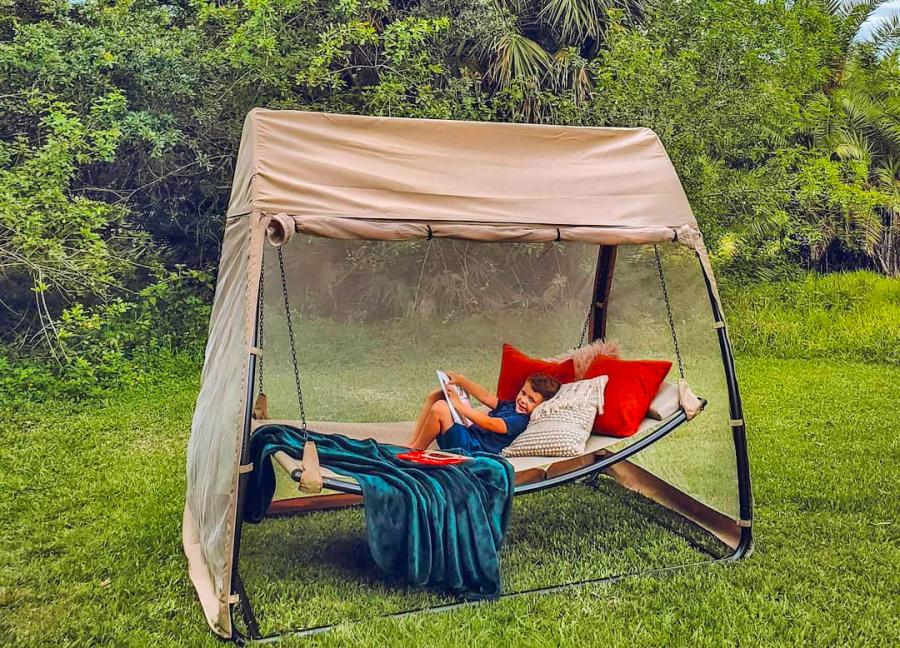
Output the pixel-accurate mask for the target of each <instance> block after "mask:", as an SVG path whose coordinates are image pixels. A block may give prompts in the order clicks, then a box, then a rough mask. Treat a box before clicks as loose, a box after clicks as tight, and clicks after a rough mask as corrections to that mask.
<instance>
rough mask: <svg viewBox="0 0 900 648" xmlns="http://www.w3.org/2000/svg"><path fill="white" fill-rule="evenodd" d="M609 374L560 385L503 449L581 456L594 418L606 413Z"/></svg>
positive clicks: (514, 454)
mask: <svg viewBox="0 0 900 648" xmlns="http://www.w3.org/2000/svg"><path fill="white" fill-rule="evenodd" d="M607 380H609V377H608V376H598V377H597V378H591V379H590V380H579V381H578V382H573V383H569V384H568V385H563V386H562V387H560V388H559V391H558V392H557V393H556V396H554V397H553V398H551V399H549V400H546V401H544V402H543V403H541V404H540V405H538V406H537V407H535V408H534V411H533V412H532V413H531V420H530V421H529V422H528V427H527V428H525V431H524V432H522V434H520V435H519V436H518V437H516V439H515V440H514V441H513V442H512V443H510V444H509V445H508V446H506V448H504V449H503V456H504V457H577V456H578V455H580V454H583V453H584V444H585V443H586V442H587V440H588V437H589V436H590V434H591V427H592V426H593V424H594V417H595V416H596V415H597V413H598V412H600V413H602V412H603V389H604V388H605V387H606V381H607Z"/></svg>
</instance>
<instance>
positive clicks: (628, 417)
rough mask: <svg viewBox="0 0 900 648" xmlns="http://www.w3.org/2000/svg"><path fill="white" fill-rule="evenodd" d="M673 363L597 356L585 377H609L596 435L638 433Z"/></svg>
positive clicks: (595, 425)
mask: <svg viewBox="0 0 900 648" xmlns="http://www.w3.org/2000/svg"><path fill="white" fill-rule="evenodd" d="M671 368H672V363H671V362H668V361H665V360H619V359H618V358H611V357H609V356H597V357H596V358H594V360H593V361H592V362H591V364H590V366H589V367H588V369H587V371H586V372H585V375H584V378H585V379H588V378H596V377H597V376H609V382H607V383H606V389H605V390H604V392H603V414H600V415H599V416H597V418H595V419H594V429H593V430H592V432H593V433H594V434H604V435H606V436H613V437H627V436H631V435H632V434H634V433H635V432H637V429H638V427H639V426H640V424H641V422H642V421H643V420H644V418H645V417H646V416H647V410H648V409H650V403H651V402H652V401H653V399H654V398H655V397H656V392H658V391H659V386H660V385H661V384H662V381H663V380H665V378H666V374H668V373H669V369H671Z"/></svg>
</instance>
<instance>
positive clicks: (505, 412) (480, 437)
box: [468, 401, 529, 454]
mask: <svg viewBox="0 0 900 648" xmlns="http://www.w3.org/2000/svg"><path fill="white" fill-rule="evenodd" d="M488 416H491V417H493V418H498V419H503V422H504V423H506V434H497V433H496V432H490V431H489V430H482V429H481V428H480V427H478V426H477V425H475V424H474V423H473V424H472V425H470V426H469V427H468V430H469V434H470V435H471V436H472V438H473V439H475V440H477V441H478V445H480V446H481V449H482V450H483V451H484V452H492V453H494V454H500V451H501V450H503V448H505V447H506V446H508V445H509V444H510V443H512V442H513V439H515V438H516V437H517V436H519V435H520V434H522V432H524V431H525V428H526V427H528V418H529V417H528V414H519V413H518V412H517V411H516V404H515V403H514V402H513V401H499V402H498V403H497V407H495V408H494V409H492V410H491V411H490V412H489V413H488Z"/></svg>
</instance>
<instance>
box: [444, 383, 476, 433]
mask: <svg viewBox="0 0 900 648" xmlns="http://www.w3.org/2000/svg"><path fill="white" fill-rule="evenodd" d="M437 379H438V382H439V383H440V385H441V390H442V391H443V392H444V398H446V399H447V407H449V408H450V416H452V417H453V422H454V423H459V424H460V425H465V426H469V425H472V421H470V420H469V419H467V418H466V417H465V416H463V415H462V414H460V413H459V412H457V411H456V408H455V407H453V401H451V400H450V396H449V395H448V394H447V390H448V389H455V390H456V393H457V394H459V400H461V401H462V402H463V403H465V404H466V405H468V406H469V407H472V401H470V400H469V392H467V391H466V390H465V389H463V388H462V387H460V386H459V385H450V386H449V387H448V386H447V383H448V382H450V376H448V375H447V374H445V373H444V372H443V371H440V370H438V372H437Z"/></svg>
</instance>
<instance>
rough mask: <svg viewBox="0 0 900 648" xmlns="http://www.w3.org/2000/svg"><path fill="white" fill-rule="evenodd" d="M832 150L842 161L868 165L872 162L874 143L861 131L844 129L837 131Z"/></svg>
mask: <svg viewBox="0 0 900 648" xmlns="http://www.w3.org/2000/svg"><path fill="white" fill-rule="evenodd" d="M832 149H833V150H834V154H835V155H837V156H838V157H839V158H840V159H842V160H860V161H863V162H865V163H866V164H867V165H869V164H871V162H872V143H871V142H870V141H869V140H868V138H866V136H865V135H863V134H862V133H860V132H859V131H855V130H847V129H843V128H842V129H839V130H837V131H835V133H834V135H833V140H832Z"/></svg>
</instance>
